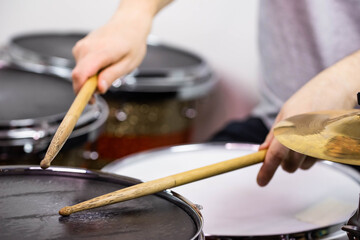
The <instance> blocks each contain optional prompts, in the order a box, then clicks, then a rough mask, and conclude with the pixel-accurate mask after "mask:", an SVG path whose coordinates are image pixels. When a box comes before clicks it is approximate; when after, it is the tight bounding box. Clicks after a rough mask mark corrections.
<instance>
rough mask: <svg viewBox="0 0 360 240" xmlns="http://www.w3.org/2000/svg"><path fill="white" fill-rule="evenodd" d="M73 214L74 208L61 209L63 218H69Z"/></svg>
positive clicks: (60, 212)
mask: <svg viewBox="0 0 360 240" xmlns="http://www.w3.org/2000/svg"><path fill="white" fill-rule="evenodd" d="M71 213H72V208H71V207H69V206H66V207H63V208H62V209H60V211H59V214H60V215H61V216H64V217H65V216H69V215H70V214H71Z"/></svg>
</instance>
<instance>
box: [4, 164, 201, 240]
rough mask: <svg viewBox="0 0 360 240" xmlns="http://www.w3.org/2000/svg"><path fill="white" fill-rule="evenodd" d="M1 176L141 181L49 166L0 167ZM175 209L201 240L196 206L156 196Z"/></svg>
mask: <svg viewBox="0 0 360 240" xmlns="http://www.w3.org/2000/svg"><path fill="white" fill-rule="evenodd" d="M2 175H50V176H66V177H80V178H84V179H96V180H100V181H105V182H112V183H119V184H120V183H121V184H123V185H127V186H131V185H134V184H139V183H141V182H142V181H141V180H139V179H136V178H132V177H127V176H124V175H117V174H111V173H106V172H102V171H97V170H88V169H83V168H73V167H63V166H51V167H50V168H48V169H45V170H44V169H42V168H40V167H39V166H34V165H4V166H0V176H2ZM153 195H156V196H158V197H160V198H163V199H165V200H167V201H169V202H171V203H173V204H174V205H176V206H177V207H180V208H181V209H182V210H183V211H184V212H186V213H187V214H188V216H189V217H190V218H191V219H192V220H193V222H194V224H195V225H196V233H195V235H194V236H193V237H192V238H191V240H193V239H194V240H195V239H198V240H202V239H203V236H204V235H203V232H202V229H203V218H202V215H201V213H200V211H199V210H198V209H197V208H196V206H195V205H194V204H193V203H191V202H190V201H189V200H187V199H186V198H184V197H182V196H181V195H180V194H178V193H176V192H172V191H162V192H159V193H156V194H153Z"/></svg>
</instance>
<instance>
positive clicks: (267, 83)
mask: <svg viewBox="0 0 360 240" xmlns="http://www.w3.org/2000/svg"><path fill="white" fill-rule="evenodd" d="M259 18H260V19H259V47H260V59H261V62H260V64H261V71H262V73H261V74H262V75H261V80H260V82H259V88H260V103H259V105H258V106H257V107H255V109H254V111H253V115H254V116H258V117H260V118H261V119H263V121H264V122H265V124H266V125H267V126H268V127H269V128H270V127H271V126H272V124H273V122H274V120H275V117H276V115H277V113H278V112H279V111H280V108H281V106H282V105H283V104H284V102H285V101H286V100H287V99H288V98H289V97H291V96H292V95H293V94H294V93H295V92H296V91H297V90H298V89H299V88H301V87H302V86H303V85H304V84H305V83H306V82H307V81H309V80H310V79H311V78H312V77H314V76H315V75H316V74H318V73H319V72H320V71H322V70H323V69H324V68H326V67H329V66H331V65H332V64H334V63H335V62H337V61H339V60H340V59H342V58H343V57H345V56H347V55H349V54H351V53H352V52H354V51H356V50H358V49H360V1H359V0H260V12H259ZM319 94H321V89H319Z"/></svg>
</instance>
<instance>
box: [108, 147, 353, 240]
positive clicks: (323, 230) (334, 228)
mask: <svg viewBox="0 0 360 240" xmlns="http://www.w3.org/2000/svg"><path fill="white" fill-rule="evenodd" d="M209 147H223V149H238V150H241V149H244V150H254V151H257V150H258V147H259V145H257V144H252V143H224V142H210V143H195V144H184V145H176V146H170V147H160V148H156V149H153V150H146V151H143V152H139V153H134V154H130V155H128V156H125V157H122V158H119V159H117V160H115V161H113V162H111V163H109V164H107V165H106V166H104V167H103V168H102V169H101V171H104V172H108V173H111V171H113V170H115V169H116V165H118V166H119V165H121V166H123V167H126V166H127V165H131V164H136V163H138V162H141V161H144V160H145V161H146V158H149V157H151V156H153V155H157V154H159V153H174V152H184V151H185V152H186V151H191V150H202V149H206V148H209ZM318 163H319V164H321V165H323V166H326V167H329V168H332V169H336V170H337V171H339V172H341V173H342V174H344V175H346V176H347V177H349V178H350V179H352V180H353V181H355V182H356V183H357V184H358V185H359V186H360V173H358V172H357V171H356V170H355V169H353V168H351V167H349V166H346V165H344V164H340V163H335V162H330V161H326V160H319V161H318ZM205 221H206V220H205ZM345 223H346V221H345V222H339V223H334V224H331V225H329V226H324V227H319V228H312V229H309V230H307V231H299V232H289V233H281V234H278V235H252V236H232V235H214V234H213V235H208V234H206V232H204V234H205V237H206V239H209V240H212V239H214V240H216V239H221V238H230V239H239V240H240V239H241V240H242V239H290V238H294V239H313V238H312V237H313V236H315V237H316V238H314V239H322V238H320V237H326V236H327V235H329V234H334V233H337V232H339V231H341V227H342V226H343V225H344V224H345ZM325 234H326V235H325ZM309 236H312V237H311V238H309ZM344 236H346V233H345V232H344ZM324 239H326V238H324Z"/></svg>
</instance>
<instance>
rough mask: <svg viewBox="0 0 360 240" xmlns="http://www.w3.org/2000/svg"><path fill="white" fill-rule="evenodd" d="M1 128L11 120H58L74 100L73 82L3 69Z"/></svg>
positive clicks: (1, 76)
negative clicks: (55, 118) (56, 118)
mask: <svg viewBox="0 0 360 240" xmlns="http://www.w3.org/2000/svg"><path fill="white" fill-rule="evenodd" d="M0 86H1V87H0V112H1V114H0V125H2V124H5V123H7V122H8V121H11V120H23V119H39V118H51V117H58V118H59V119H60V120H61V119H62V117H63V116H64V115H65V113H66V112H67V110H68V109H69V107H70V105H71V103H72V102H73V100H74V97H75V95H74V92H73V89H72V84H71V82H69V81H67V80H64V79H62V78H59V77H55V76H50V75H42V74H36V73H30V72H25V71H20V70H14V69H9V68H4V69H0Z"/></svg>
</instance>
